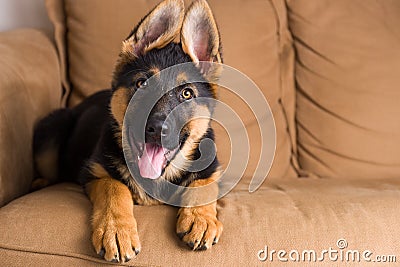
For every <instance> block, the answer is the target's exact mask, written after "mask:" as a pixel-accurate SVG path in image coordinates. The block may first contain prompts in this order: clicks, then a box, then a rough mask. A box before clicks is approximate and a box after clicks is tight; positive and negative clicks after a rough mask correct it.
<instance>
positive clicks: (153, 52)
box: [33, 0, 222, 262]
mask: <svg viewBox="0 0 400 267" xmlns="http://www.w3.org/2000/svg"><path fill="white" fill-rule="evenodd" d="M178 39H180V40H181V41H180V42H176V40H178ZM201 61H208V62H217V63H221V62H222V58H221V44H220V38H219V33H218V29H217V26H216V24H215V21H214V18H213V16H212V13H211V10H210V8H209V6H208V4H207V3H206V2H205V1H204V0H199V1H195V2H194V3H193V4H192V5H191V6H190V7H189V9H188V11H187V12H186V14H185V12H184V6H183V2H182V1H181V0H165V1H163V2H162V3H160V4H159V5H158V6H157V7H155V8H154V9H153V10H152V11H151V12H150V13H149V14H148V15H147V16H146V17H145V18H144V19H143V20H142V21H141V22H140V23H139V25H138V26H137V27H136V28H135V29H134V30H133V31H132V33H131V34H130V35H129V37H128V38H127V39H126V40H125V41H124V42H123V44H122V50H121V53H120V57H119V59H118V62H117V65H116V67H115V71H114V77H113V82H112V88H111V90H105V91H101V92H98V93H96V94H94V95H93V96H91V97H89V98H87V99H86V100H84V101H83V102H82V103H81V104H79V105H78V106H76V107H74V108H71V109H68V108H67V109H61V110H58V111H55V112H54V113H52V114H50V115H49V116H48V117H46V118H45V119H43V120H42V121H40V122H39V123H38V125H37V127H36V129H35V136H34V157H35V167H36V175H37V177H38V179H37V180H36V181H34V183H33V187H36V188H38V187H42V186H45V185H48V184H52V183H55V182H57V181H59V178H61V179H62V180H67V181H78V182H80V183H81V184H82V185H83V186H84V188H85V191H86V193H87V194H88V196H89V198H90V200H91V202H92V203H93V216H92V230H93V232H92V243H93V246H94V248H95V250H96V252H97V253H98V254H99V255H101V256H102V257H104V259H106V260H107V261H114V262H115V261H119V262H125V261H128V260H130V259H131V258H133V257H134V256H135V254H137V253H139V251H140V248H141V244H140V242H139V236H138V232H137V225H136V220H135V217H134V214H133V205H134V204H141V205H153V204H160V203H159V201H158V200H156V199H153V198H152V197H151V196H149V195H148V194H147V193H146V192H144V191H143V189H141V188H140V187H139V186H138V185H137V183H136V181H135V180H134V179H133V178H132V176H131V174H130V172H129V170H128V167H127V165H126V162H125V159H124V155H123V150H122V146H123V144H122V129H123V122H124V117H125V115H126V114H125V113H126V111H127V107H128V103H129V101H130V99H131V98H132V97H133V96H134V95H135V93H136V92H137V91H139V90H147V89H146V88H142V86H143V82H144V81H146V79H148V78H149V77H151V76H154V75H155V76H156V78H157V75H158V74H159V73H160V71H161V70H163V69H165V68H168V67H170V66H173V65H175V64H179V63H187V62H189V63H191V65H192V66H193V68H194V69H196V75H198V77H201V79H202V80H204V82H203V83H193V84H185V83H186V82H187V80H188V79H190V78H191V77H189V76H190V75H193V72H192V73H191V74H189V73H186V72H185V71H180V72H178V73H175V74H174V77H173V78H174V79H175V80H176V82H177V84H179V85H181V86H178V88H175V89H174V90H173V91H171V92H173V93H172V94H169V95H165V96H163V97H162V98H161V99H160V100H159V102H157V104H156V105H155V107H154V110H155V111H154V112H152V113H151V114H150V118H151V116H153V115H154V114H156V113H157V114H160V113H162V114H165V113H168V112H169V111H170V110H171V109H172V108H173V107H174V106H175V105H178V104H179V101H181V100H182V99H181V98H182V92H183V90H184V89H185V88H190V90H192V91H191V92H192V93H193V94H194V95H192V97H208V98H215V96H216V90H217V88H216V86H215V85H214V84H213V83H212V81H215V79H216V78H218V74H219V73H218V70H217V69H213V68H210V67H209V66H207V65H204V64H203V63H201ZM159 82H161V83H162V82H163V80H162V78H159ZM153 89H154V88H153ZM185 101H186V100H185ZM193 105H194V106H193ZM212 109H213V107H211V106H207V105H200V104H192V105H188V109H187V112H185V114H182V115H181V116H182V118H181V119H185V120H187V121H188V123H187V124H186V125H185V127H184V128H183V129H182V132H181V133H179V140H180V147H179V148H180V150H181V152H182V154H183V155H184V156H185V157H187V158H189V159H193V160H195V159H197V158H199V157H200V151H199V148H198V144H199V142H200V140H202V139H203V138H210V139H212V140H213V139H214V134H213V130H212V129H211V128H210V119H205V118H204V117H203V118H202V119H195V120H191V118H193V117H195V116H196V113H202V114H201V115H204V114H207V115H208V116H210V115H211V114H212ZM154 116H155V115H154ZM150 118H149V119H150ZM146 138H147V137H146ZM173 160H174V159H172V161H173ZM220 176H221V169H220V167H219V163H218V161H217V159H216V158H215V159H214V161H213V162H212V163H211V164H210V165H209V166H208V167H207V168H206V169H204V170H201V171H199V172H195V173H191V172H188V171H182V170H181V169H178V168H176V167H174V165H173V164H171V163H169V164H168V165H167V166H166V167H165V169H164V171H163V174H162V176H161V178H159V179H166V180H168V181H171V182H173V183H175V184H178V185H184V186H186V187H198V186H203V185H208V184H212V187H211V188H212V189H211V191H209V192H208V193H207V196H203V195H202V193H199V194H197V195H186V194H184V195H183V198H194V199H193V201H194V203H196V201H195V199H202V198H205V197H207V198H209V197H210V195H211V196H215V198H214V199H216V198H217V195H218V185H217V183H216V181H218V179H219V178H220ZM190 201H191V199H189V202H190ZM176 231H177V234H178V235H179V236H180V237H181V238H182V240H183V241H184V242H185V243H186V244H188V245H189V246H190V247H191V248H192V249H193V250H203V249H208V248H210V247H211V246H212V245H213V244H215V243H216V242H218V240H219V238H220V235H221V233H222V224H221V223H220V222H219V221H218V219H217V210H216V202H212V203H211V204H208V205H204V206H200V207H183V208H180V209H179V212H178V221H177V226H176Z"/></svg>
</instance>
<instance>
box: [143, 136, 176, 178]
mask: <svg viewBox="0 0 400 267" xmlns="http://www.w3.org/2000/svg"><path fill="white" fill-rule="evenodd" d="M142 148H143V150H142V153H141V154H142V155H141V156H140V157H139V158H138V166H139V172H140V175H141V176H142V177H143V178H149V179H157V178H159V177H160V176H161V175H162V174H163V172H164V170H165V168H166V167H167V165H168V164H169V162H170V161H171V160H172V159H173V158H174V157H175V155H176V153H177V152H178V150H179V146H178V147H176V148H174V149H167V148H165V147H162V146H161V145H159V144H157V143H145V144H144V145H142Z"/></svg>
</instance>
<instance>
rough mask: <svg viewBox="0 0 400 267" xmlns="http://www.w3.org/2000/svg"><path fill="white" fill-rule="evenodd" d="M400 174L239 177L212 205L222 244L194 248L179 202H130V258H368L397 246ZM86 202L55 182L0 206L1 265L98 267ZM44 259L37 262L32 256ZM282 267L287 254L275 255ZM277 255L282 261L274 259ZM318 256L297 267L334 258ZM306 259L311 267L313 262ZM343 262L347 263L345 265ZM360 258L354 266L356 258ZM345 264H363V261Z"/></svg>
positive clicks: (209, 262) (195, 261)
mask: <svg viewBox="0 0 400 267" xmlns="http://www.w3.org/2000/svg"><path fill="white" fill-rule="evenodd" d="M399 198H400V182H399V180H398V179H383V180H381V181H379V180H356V179H352V178H351V177H347V179H346V181H341V180H338V179H293V180H291V181H286V182H282V181H271V180H268V181H267V182H266V183H265V184H264V186H262V187H261V188H260V189H259V190H258V191H256V192H255V193H252V194H250V193H249V192H248V191H247V184H246V183H243V184H240V185H239V186H238V187H237V188H235V190H234V191H233V192H231V193H230V194H229V195H228V196H227V197H225V198H223V199H222V200H221V201H220V203H219V218H220V220H221V221H222V222H223V223H224V233H223V235H222V237H221V240H220V242H219V243H218V244H217V245H215V246H213V247H212V249H211V250H209V251H203V252H193V251H190V249H188V248H187V247H186V245H184V244H183V243H182V242H181V241H180V240H179V238H178V237H177V236H176V234H175V232H174V231H175V223H176V212H177V209H176V208H173V207H170V206H135V207H134V214H135V217H136V219H137V222H138V231H139V236H140V238H141V244H142V251H141V253H140V254H139V255H138V256H137V258H136V259H133V260H131V261H130V262H129V263H128V265H131V266H171V265H172V264H173V265H174V266H260V265H268V264H269V261H267V262H264V263H263V262H260V261H259V260H258V258H257V252H258V251H259V250H261V249H264V248H265V245H268V247H269V249H270V250H272V249H275V250H280V249H284V250H286V251H290V250H292V249H294V250H298V251H302V250H307V249H313V250H315V251H322V250H323V249H329V247H332V248H333V249H335V248H336V249H338V248H337V245H336V242H337V240H339V239H341V238H344V239H345V240H346V241H347V243H348V249H352V250H360V251H363V250H367V249H368V250H371V251H372V252H373V256H376V255H393V254H396V253H397V252H398V251H399V250H398V248H399V247H400V241H399V239H398V237H399V236H400V228H399V227H398V221H399V220H398V219H399V217H398V214H399V206H398V205H397V203H398V199H399ZM90 210H91V204H90V202H89V200H88V199H87V197H86V196H85V195H84V194H83V192H82V190H81V189H80V188H79V187H78V186H76V185H72V184H60V185H56V186H52V187H49V188H46V189H44V190H41V191H38V192H35V193H33V194H30V195H27V196H24V197H22V198H19V199H18V200H15V201H14V202H12V203H10V204H9V205H7V206H5V207H4V208H2V209H1V210H0V236H1V239H0V256H1V259H2V263H3V264H4V265H5V266H18V265H21V263H23V264H22V265H24V266H28V265H32V266H38V265H47V266H71V265H74V266H78V265H79V266H96V265H97V266H102V265H106V263H105V262H104V261H103V260H101V259H100V258H99V257H98V256H96V254H95V252H94V250H93V248H92V245H91V242H90V233H91V232H90V226H89V225H90ZM40 263H42V264H40ZM272 263H273V266H287V265H288V264H290V263H292V264H294V263H293V262H279V261H278V260H277V259H276V258H275V261H273V262H272ZM279 263H281V264H279ZM338 263H341V262H340V261H338V262H332V261H329V260H327V259H326V260H324V261H322V262H316V263H309V262H306V263H298V264H299V265H300V266H332V265H335V266H336V264H338ZM312 264H314V265H312ZM346 264H347V263H346ZM360 264H361V265H360ZM346 266H365V262H361V263H358V262H357V263H356V264H354V263H352V262H350V263H348V265H346Z"/></svg>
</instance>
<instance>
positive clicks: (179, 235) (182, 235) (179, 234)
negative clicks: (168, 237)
mask: <svg viewBox="0 0 400 267" xmlns="http://www.w3.org/2000/svg"><path fill="white" fill-rule="evenodd" d="M185 235H186V233H178V237H179V238H180V239H182V238H183V237H184V236H185Z"/></svg>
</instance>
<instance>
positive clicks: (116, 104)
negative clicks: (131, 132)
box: [110, 87, 129, 129]
mask: <svg viewBox="0 0 400 267" xmlns="http://www.w3.org/2000/svg"><path fill="white" fill-rule="evenodd" d="M127 92H128V89H127V88H124V87H120V88H118V89H117V90H115V92H114V93H113V95H112V97H111V103H110V108H111V113H112V115H113V117H114V118H115V120H116V121H117V122H118V125H119V127H120V129H122V125H123V123H124V117H125V112H126V109H127V108H128V104H129V98H128V94H127Z"/></svg>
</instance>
